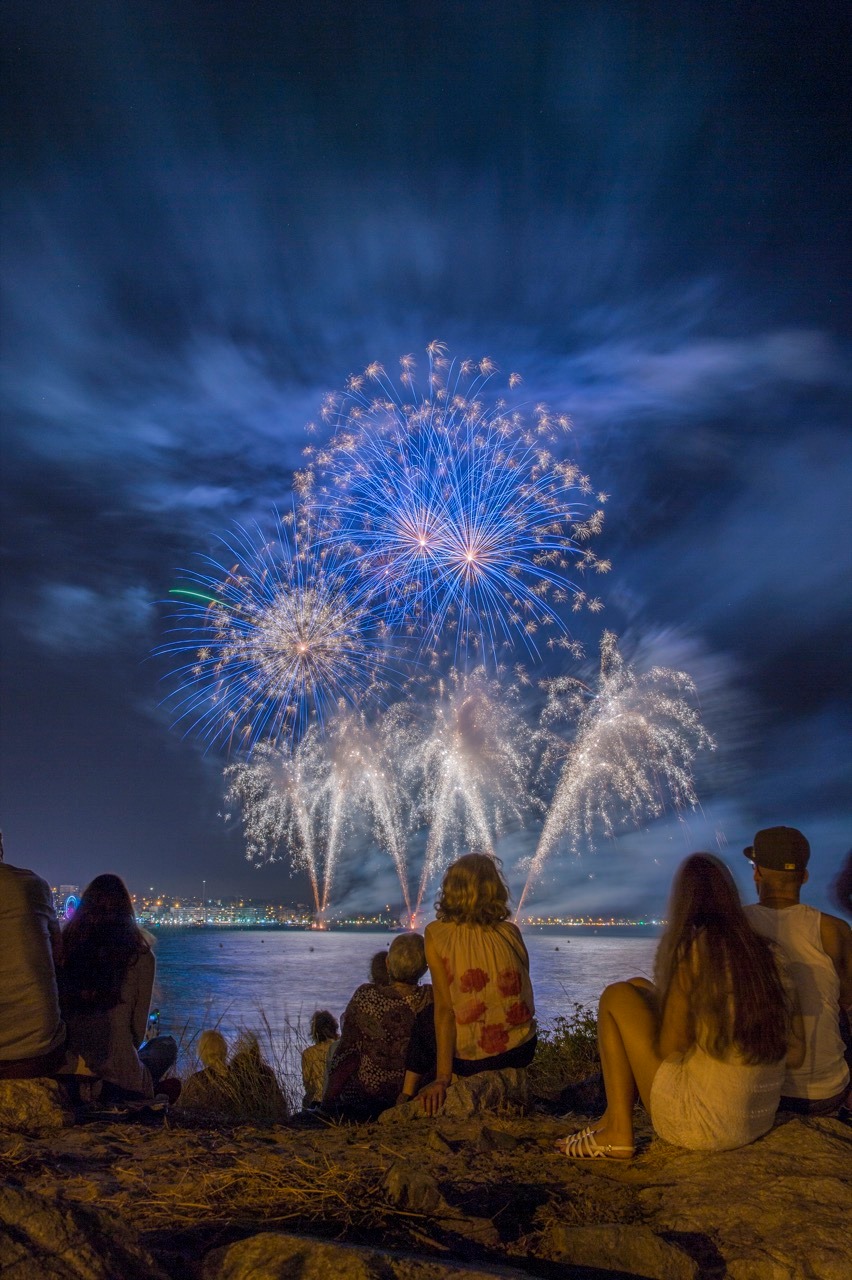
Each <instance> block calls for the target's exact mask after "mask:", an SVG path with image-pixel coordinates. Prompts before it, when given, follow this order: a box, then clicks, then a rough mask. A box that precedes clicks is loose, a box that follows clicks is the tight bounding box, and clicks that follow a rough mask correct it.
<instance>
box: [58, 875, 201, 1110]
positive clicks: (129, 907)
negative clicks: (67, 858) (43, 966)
mask: <svg viewBox="0 0 852 1280" xmlns="http://www.w3.org/2000/svg"><path fill="white" fill-rule="evenodd" d="M154 971H155V962H154V955H153V952H152V951H151V947H150V944H149V942H148V940H147V938H146V936H145V934H144V933H143V932H142V930H141V929H140V928H139V926H138V925H137V923H136V917H135V915H134V912H133V904H132V902H131V901H130V895H129V893H128V892H127V889H126V887H125V884H124V881H123V880H121V879H119V877H118V876H114V875H102V876H96V877H95V879H94V880H93V881H92V883H91V884H90V885H89V886H88V887H87V888H86V889H85V891H84V893H83V896H82V898H81V899H80V905H79V907H78V908H77V910H76V912H75V913H74V915H73V917H72V918H71V920H70V921H69V922H68V923H67V924H66V926H65V929H64V931H63V935H62V961H61V964H60V967H59V997H60V1003H61V1007H62V1012H63V1015H64V1017H65V1021H66V1023H67V1025H68V1044H67V1049H66V1058H65V1065H64V1068H63V1074H65V1075H69V1076H84V1077H85V1076H94V1077H96V1078H97V1079H99V1080H101V1081H103V1091H102V1093H101V1100H102V1101H113V1102H121V1101H125V1100H129V1099H141V1098H153V1097H154V1095H155V1093H158V1092H161V1093H165V1094H166V1095H167V1096H168V1097H169V1099H170V1101H174V1100H175V1098H176V1097H177V1094H178V1092H179V1091H180V1081H178V1080H169V1081H162V1077H163V1076H164V1075H165V1073H166V1072H167V1071H168V1070H169V1068H170V1067H171V1066H173V1065H174V1062H175V1059H176V1058H177V1045H176V1043H175V1041H174V1040H173V1039H172V1037H171V1036H157V1037H156V1038H155V1039H154V1040H150V1041H149V1042H148V1043H147V1044H145V1045H142V1047H141V1048H138V1046H139V1045H140V1044H141V1043H142V1040H143V1038H144V1036H145V1031H146V1028H147V1025H148V1010H149V1008H150V1004H151V992H152V990H153V986H154ZM175 1086H176V1087H175Z"/></svg>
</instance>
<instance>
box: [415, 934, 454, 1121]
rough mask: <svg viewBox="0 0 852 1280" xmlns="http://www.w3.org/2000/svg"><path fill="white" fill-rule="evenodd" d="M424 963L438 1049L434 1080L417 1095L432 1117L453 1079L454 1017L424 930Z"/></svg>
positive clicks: (440, 965)
mask: <svg viewBox="0 0 852 1280" xmlns="http://www.w3.org/2000/svg"><path fill="white" fill-rule="evenodd" d="M426 963H427V964H428V966H429V973H430V975H431V977H432V995H433V998H434V1001H435V1042H436V1045H437V1049H438V1054H437V1063H436V1070H435V1079H434V1080H433V1081H432V1083H431V1084H427V1086H426V1088H425V1089H423V1091H422V1092H421V1094H420V1097H421V1098H422V1099H423V1109H424V1111H425V1112H426V1114H427V1115H430V1116H434V1115H437V1113H438V1112H439V1111H440V1109H441V1107H442V1106H443V1105H444V1100H445V1098H446V1096H447V1086H448V1085H449V1083H450V1081H451V1080H452V1078H453V1055H454V1054H455V1049H456V1017H455V1014H454V1013H453V1005H452V1000H451V999H450V984H449V982H448V981H447V974H446V971H445V969H444V965H443V962H442V960H441V957H440V956H439V955H438V953H437V951H436V950H435V947H434V945H433V943H432V942H431V940H430V938H429V934H428V931H427V933H426Z"/></svg>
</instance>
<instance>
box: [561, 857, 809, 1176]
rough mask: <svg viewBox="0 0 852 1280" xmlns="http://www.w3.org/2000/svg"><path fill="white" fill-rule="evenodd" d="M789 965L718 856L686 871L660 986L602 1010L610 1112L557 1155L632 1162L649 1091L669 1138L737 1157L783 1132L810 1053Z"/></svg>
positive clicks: (616, 997) (614, 996)
mask: <svg viewBox="0 0 852 1280" xmlns="http://www.w3.org/2000/svg"><path fill="white" fill-rule="evenodd" d="M782 966H783V960H781V959H780V958H779V957H778V956H777V954H776V953H775V952H774V951H773V949H772V947H771V946H770V944H769V943H768V942H766V941H765V940H764V939H763V938H761V937H760V936H759V935H758V934H757V933H755V932H754V931H753V930H752V928H751V926H750V925H749V923H748V920H747V919H746V916H745V913H744V912H743V909H742V904H741V903H740V898H739V894H738V893H737V888H736V885H735V884H734V880H733V877H732V876H731V873H730V871H729V870H728V868H727V867H726V866H725V865H724V863H723V862H720V861H719V859H718V858H714V857H713V856H712V855H711V854H709V853H694V854H693V855H692V856H691V857H689V858H687V859H686V861H685V862H683V863H682V864H681V867H680V869H679V871H678V873H677V875H676V877H675V881H674V885H673V887H672V896H671V901H670V903H669V910H668V925H667V928H666V932H665V934H664V936H663V937H662V939H661V940H660V945H659V947H658V949H657V957H656V962H655V967H654V978H655V983H654V984H651V983H650V982H648V981H647V980H646V979H642V978H634V979H633V980H632V981H630V982H617V983H614V984H613V985H612V986H610V987H607V988H606V990H605V991H604V993H603V995H602V996H601V1001H600V1008H599V1012H598V1044H599V1047H600V1055H601V1066H602V1069H603V1077H604V1085H605V1087H606V1101H607V1105H606V1111H605V1112H604V1114H603V1116H602V1117H601V1118H600V1120H598V1121H597V1122H596V1123H595V1124H593V1125H590V1126H589V1127H588V1128H586V1129H583V1130H581V1131H580V1132H579V1133H575V1134H573V1135H571V1136H570V1137H568V1138H565V1139H563V1140H562V1141H561V1142H560V1143H558V1144H557V1146H558V1147H559V1148H560V1150H562V1151H564V1153H565V1155H567V1156H569V1157H571V1158H572V1159H580V1160H586V1159H596V1158H600V1157H609V1158H611V1159H629V1158H630V1157H631V1156H632V1155H633V1149H634V1148H633V1107H634V1103H635V1101H636V1097H637V1094H638V1096H639V1097H640V1098H641V1099H642V1102H643V1104H644V1106H645V1109H646V1110H647V1112H648V1114H649V1116H650V1117H651V1123H652V1124H653V1126H654V1129H655V1131H656V1132H657V1133H658V1134H659V1136H660V1137H661V1138H663V1139H665V1141H667V1142H671V1143H673V1144H674V1145H676V1146H681V1147H688V1148H690V1149H692V1150H694V1151H725V1150H730V1149H732V1148H735V1147H742V1146H745V1145H746V1144H747V1143H749V1142H753V1141H754V1140H755V1139H756V1138H759V1137H760V1136H761V1135H762V1134H764V1133H766V1132H767V1131H768V1130H769V1129H770V1128H771V1127H772V1123H773V1120H774V1118H775V1112H776V1111H777V1109H778V1102H779V1099H780V1097H781V1082H782V1080H783V1078H784V1067H785V1060H786V1061H787V1062H789V1063H790V1064H791V1065H794V1064H795V1062H796V1061H797V1060H799V1061H800V1060H801V1058H802V1057H803V1054H804V1041H803V1038H802V1023H801V1016H800V1014H799V1013H798V1009H797V1006H796V1003H795V994H794V989H793V987H792V984H791V983H790V982H789V980H786V979H785V975H784V972H783V968H782Z"/></svg>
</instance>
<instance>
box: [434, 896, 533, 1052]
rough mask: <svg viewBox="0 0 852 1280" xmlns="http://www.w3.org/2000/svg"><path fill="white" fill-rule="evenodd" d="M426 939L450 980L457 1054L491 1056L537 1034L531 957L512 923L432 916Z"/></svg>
mask: <svg viewBox="0 0 852 1280" xmlns="http://www.w3.org/2000/svg"><path fill="white" fill-rule="evenodd" d="M426 938H427V940H428V942H429V944H430V946H431V947H432V948H434V950H435V951H437V953H438V955H439V956H440V957H441V962H442V964H443V966H444V971H445V973H446V975H447V981H448V982H449V984H450V1000H451V1001H452V1006H453V1013H454V1014H455V1019H456V1047H455V1056H456V1057H457V1058H461V1059H466V1060H468V1061H475V1060H476V1059H479V1058H493V1057H495V1056H496V1055H497V1054H502V1053H507V1052H509V1051H510V1050H511V1049H516V1048H518V1047H519V1046H520V1045H522V1044H525V1043H526V1042H527V1040H530V1039H531V1038H532V1037H533V1036H534V1035H535V1004H534V1002H533V992H532V984H531V982H530V972H529V961H528V959H527V955H526V948H525V947H524V944H523V941H522V940H521V935H520V933H519V931H518V930H517V929H516V927H515V926H514V925H513V924H511V923H510V922H509V921H508V920H504V921H503V922H502V923H501V924H494V925H474V924H453V923H451V922H447V921H441V920H435V921H433V923H432V924H429V925H427V926H426Z"/></svg>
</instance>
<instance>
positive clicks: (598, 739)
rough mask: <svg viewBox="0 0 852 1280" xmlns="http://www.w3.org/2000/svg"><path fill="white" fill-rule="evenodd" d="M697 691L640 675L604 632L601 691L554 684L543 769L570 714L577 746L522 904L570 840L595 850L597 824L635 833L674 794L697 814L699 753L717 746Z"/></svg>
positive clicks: (684, 678)
mask: <svg viewBox="0 0 852 1280" xmlns="http://www.w3.org/2000/svg"><path fill="white" fill-rule="evenodd" d="M695 693H696V690H695V686H694V684H693V682H692V680H691V679H690V678H689V676H688V675H686V673H685V672H683V671H673V670H669V669H667V668H664V667H653V668H652V669H651V670H650V671H648V672H646V673H645V674H643V675H637V674H636V673H635V672H634V671H633V670H632V668H631V667H630V666H629V665H628V664H627V663H625V662H624V661H623V659H622V657H621V655H620V653H619V651H618V644H617V640H616V637H615V636H614V635H613V633H612V632H611V631H605V632H604V634H603V637H602V639H601V668H600V677H599V680H598V688H597V691H596V693H595V694H594V695H591V693H590V691H589V690H588V689H587V688H586V686H584V685H582V684H581V682H580V681H577V680H571V679H567V678H562V679H560V680H556V681H552V682H551V683H550V698H549V702H548V705H547V707H546V708H545V711H544V713H543V716H542V722H543V727H544V730H545V734H546V735H547V736H548V737H549V739H550V745H549V747H548V750H547V751H546V752H545V764H549V763H552V762H553V759H554V756H555V754H556V753H557V752H558V747H556V746H555V742H556V740H555V739H554V737H553V736H552V725H553V724H554V723H556V721H557V720H558V719H559V718H560V717H561V716H562V715H564V714H565V713H566V712H568V713H570V712H572V711H573V712H575V713H577V714H578V715H579V719H578V722H577V732H576V737H575V739H574V741H573V743H572V744H571V745H570V746H569V747H568V748H567V752H565V753H564V755H565V758H564V765H563V768H562V772H561V775H560V778H559V781H558V783H557V786H556V791H555V793H554V797H553V801H552V803H551V805H550V808H549V810H548V813H547V816H546V818H545V821H544V826H543V828H542V832H541V836H540V838H539V842H538V848H537V849H536V852H535V856H534V857H533V859H532V862H531V865H530V869H529V874H528V875H527V881H526V884H525V886H524V891H523V893H522V894H521V898H520V901H519V903H518V911H519V912H520V909H521V907H522V906H523V902H524V899H525V898H526V896H527V894H528V893H529V891H530V889H531V888H532V886H533V884H534V883H535V881H536V880H537V879H538V876H539V875H540V873H541V869H542V867H543V865H544V863H545V861H546V860H547V858H548V857H549V855H550V854H551V853H552V852H553V850H554V849H555V848H556V846H557V844H558V843H559V841H560V840H561V839H562V838H563V837H564V836H567V838H568V844H569V847H570V848H571V849H572V850H574V851H576V850H577V847H578V845H579V844H580V841H581V840H582V839H583V838H585V839H586V840H587V841H588V843H589V844H590V845H591V846H592V847H594V834H595V831H596V829H597V828H598V827H600V828H601V829H602V831H603V833H604V835H605V836H607V837H609V838H611V837H612V836H614V835H615V832H616V829H617V827H618V826H619V825H621V823H622V822H624V821H631V822H632V823H633V824H634V825H636V826H638V825H639V824H640V823H641V822H642V821H644V820H645V819H647V818H654V817H659V815H660V814H661V813H662V812H663V810H664V808H665V802H666V796H668V798H669V800H670V801H671V803H672V805H673V806H674V808H675V809H683V808H695V807H696V805H697V803H698V798H697V796H696V793H695V785H694V778H693V772H692V763H693V760H694V759H695V756H696V754H697V752H698V751H700V750H704V749H706V750H713V748H714V747H715V743H714V741H713V739H712V738H711V737H710V735H709V733H708V732H707V731H706V729H705V728H704V727H703V725H702V724H701V720H700V718H699V715H698V713H697V711H696V710H695V708H694V707H693V706H692V705H691V703H690V702H689V701H687V699H688V698H689V697H694V696H695Z"/></svg>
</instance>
